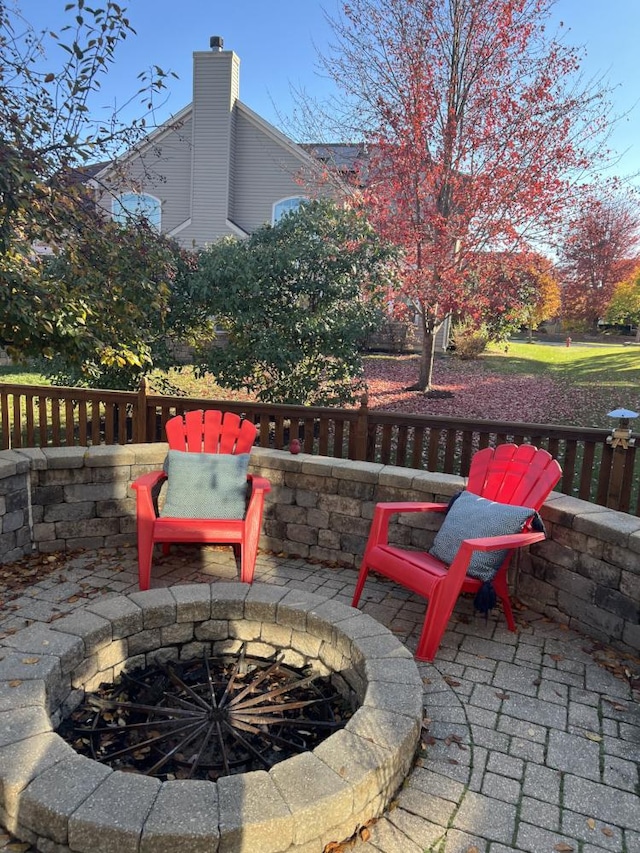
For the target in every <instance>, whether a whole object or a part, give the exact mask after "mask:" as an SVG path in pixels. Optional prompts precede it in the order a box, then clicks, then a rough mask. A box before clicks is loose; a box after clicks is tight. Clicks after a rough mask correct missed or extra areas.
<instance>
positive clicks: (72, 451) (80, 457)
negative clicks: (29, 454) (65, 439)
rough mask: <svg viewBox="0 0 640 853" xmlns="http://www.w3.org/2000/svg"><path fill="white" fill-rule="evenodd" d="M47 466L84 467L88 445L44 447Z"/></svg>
mask: <svg viewBox="0 0 640 853" xmlns="http://www.w3.org/2000/svg"><path fill="white" fill-rule="evenodd" d="M42 452H43V454H44V457H45V459H46V460H47V468H82V467H83V466H84V462H85V454H86V452H87V448H86V447H44V448H43V450H42Z"/></svg>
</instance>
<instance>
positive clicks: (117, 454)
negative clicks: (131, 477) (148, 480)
mask: <svg viewBox="0 0 640 853" xmlns="http://www.w3.org/2000/svg"><path fill="white" fill-rule="evenodd" d="M135 461H136V454H135V452H134V451H133V450H132V449H131V448H130V447H129V446H125V445H120V444H112V445H108V444H107V445H99V446H96V447H90V448H89V449H88V450H87V452H86V455H85V465H86V466H87V467H88V468H98V467H106V466H110V465H133V464H134V462H135Z"/></svg>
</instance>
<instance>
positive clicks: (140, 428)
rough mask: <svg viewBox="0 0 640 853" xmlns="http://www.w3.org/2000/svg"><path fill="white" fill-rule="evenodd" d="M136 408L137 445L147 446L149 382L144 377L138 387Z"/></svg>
mask: <svg viewBox="0 0 640 853" xmlns="http://www.w3.org/2000/svg"><path fill="white" fill-rule="evenodd" d="M136 408H137V412H136V419H135V424H136V430H135V441H136V443H137V444H145V443H146V442H147V441H148V440H149V439H148V438H147V380H146V378H145V377H144V376H143V377H142V379H141V380H140V385H139V386H138V399H137V401H136Z"/></svg>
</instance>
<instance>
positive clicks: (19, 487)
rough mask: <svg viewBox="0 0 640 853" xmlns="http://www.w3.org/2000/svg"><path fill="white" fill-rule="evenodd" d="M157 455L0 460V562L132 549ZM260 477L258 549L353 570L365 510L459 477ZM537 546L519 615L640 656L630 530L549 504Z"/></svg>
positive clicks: (393, 472)
mask: <svg viewBox="0 0 640 853" xmlns="http://www.w3.org/2000/svg"><path fill="white" fill-rule="evenodd" d="M166 449H167V446H166V445H164V444H153V445H128V446H126V447H95V448H89V449H87V448H50V449H45V450H40V449H29V450H17V451H3V452H0V522H1V527H0V561H1V562H11V561H13V560H16V559H19V558H20V557H22V556H24V555H26V554H29V553H31V552H32V551H34V550H35V551H44V552H47V551H48V552H52V551H63V550H73V549H77V548H98V547H105V546H106V547H109V546H115V545H122V544H134V543H135V497H134V493H133V492H132V491H131V489H130V484H131V482H132V481H133V480H134V479H135V478H136V477H137V476H139V475H140V474H142V473H145V472H147V471H150V470H153V469H155V468H158V467H160V465H161V463H162V461H163V459H164V456H165V453H166ZM251 470H253V471H254V472H255V473H257V474H261V475H263V476H265V477H268V478H269V480H270V481H271V484H272V487H273V488H272V492H271V494H270V495H268V496H267V506H266V510H265V521H264V536H263V537H262V541H261V546H262V547H263V548H266V549H269V550H273V551H278V552H280V551H282V552H284V553H287V554H290V555H298V556H301V557H304V558H310V559H317V560H321V561H328V562H333V563H337V564H340V565H344V566H345V567H353V568H356V567H357V566H358V564H359V561H360V557H361V555H362V552H363V550H364V545H365V542H366V538H367V535H368V532H369V525H370V523H371V518H372V515H373V507H374V505H375V503H376V502H378V501H385V500H398V499H401V500H447V499H448V498H449V497H450V496H451V495H452V494H454V492H456V491H457V490H459V489H460V488H461V487H462V486H463V485H464V481H463V479H462V478H460V477H455V476H449V475H444V474H435V473H430V472H426V471H415V470H412V469H407V468H397V467H393V466H388V465H378V464H375V463H366V462H349V461H347V460H340V459H330V458H325V457H317V456H307V455H305V454H300V455H298V456H292V455H290V454H288V453H286V452H283V451H275V450H267V449H263V448H254V450H253V451H252V464H251ZM542 516H543V518H544V521H545V523H546V526H547V534H548V538H547V540H546V541H545V542H542V543H540V544H539V545H536V546H534V547H533V548H531V550H530V552H527V553H522V554H521V555H520V559H519V560H518V561H517V562H516V565H515V570H514V585H515V590H516V594H517V595H518V596H519V597H520V598H522V599H523V600H525V601H526V602H527V603H528V604H529V605H530V606H532V607H534V608H535V609H537V610H539V611H542V612H544V613H546V614H547V615H549V616H551V617H553V618H554V619H556V620H558V621H562V622H566V623H568V624H570V625H571V626H572V627H575V628H577V629H579V630H582V631H584V632H586V633H587V634H589V635H590V636H592V637H594V638H595V639H600V640H603V641H605V642H610V643H612V644H613V645H616V646H619V647H620V648H623V649H625V650H632V651H638V650H639V649H640V626H639V605H638V602H639V601H640V518H636V517H634V516H631V515H627V514H626V513H621V512H615V511H613V510H609V509H606V508H605V507H601V506H597V505H595V504H590V503H586V502H584V501H580V500H577V499H575V498H571V497H568V496H566V495H562V494H559V493H555V492H554V493H553V494H552V496H551V498H550V499H549V500H548V501H547V503H546V504H545V506H544V508H543V511H542ZM440 523H441V517H440V516H439V515H433V516H420V515H413V514H412V515H411V516H410V517H408V518H403V519H402V520H401V521H400V522H399V523H396V524H395V525H393V526H392V530H391V535H392V538H393V539H394V541H396V542H398V543H402V544H405V545H408V546H413V547H419V548H427V547H429V546H430V544H431V542H432V540H433V536H434V535H435V531H436V529H437V527H438V526H439V524H440Z"/></svg>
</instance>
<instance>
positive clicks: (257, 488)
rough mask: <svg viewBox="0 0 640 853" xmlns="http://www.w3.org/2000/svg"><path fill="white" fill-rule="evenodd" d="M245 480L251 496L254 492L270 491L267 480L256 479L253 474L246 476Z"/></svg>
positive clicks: (264, 478) (262, 478) (263, 478)
mask: <svg viewBox="0 0 640 853" xmlns="http://www.w3.org/2000/svg"><path fill="white" fill-rule="evenodd" d="M247 480H248V482H249V484H250V486H251V494H253V493H254V492H264V493H265V494H266V493H267V492H270V491H271V483H270V482H269V480H267V478H266V477H258V476H256V475H255V474H247Z"/></svg>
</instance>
